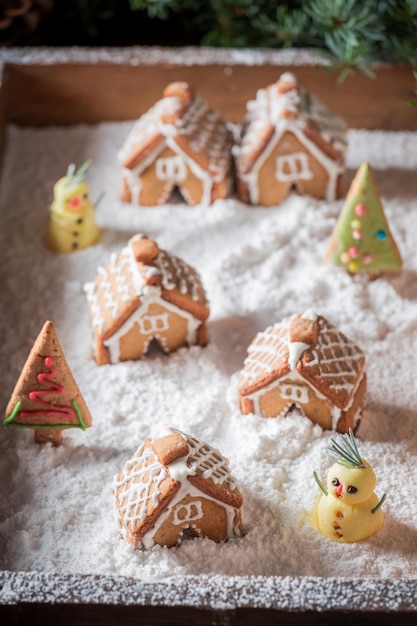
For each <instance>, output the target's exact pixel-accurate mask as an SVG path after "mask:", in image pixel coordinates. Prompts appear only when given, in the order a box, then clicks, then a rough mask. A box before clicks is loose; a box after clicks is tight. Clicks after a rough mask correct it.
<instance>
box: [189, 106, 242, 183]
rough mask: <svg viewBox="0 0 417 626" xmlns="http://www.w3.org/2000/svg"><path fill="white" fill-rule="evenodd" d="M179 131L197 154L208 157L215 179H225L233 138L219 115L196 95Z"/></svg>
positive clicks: (208, 165) (209, 167) (209, 166)
mask: <svg viewBox="0 0 417 626" xmlns="http://www.w3.org/2000/svg"><path fill="white" fill-rule="evenodd" d="M178 132H179V134H181V135H185V136H186V137H187V140H188V144H189V146H190V148H191V150H193V152H194V153H195V154H201V155H205V156H206V158H207V160H208V164H207V167H208V169H209V171H210V173H211V174H212V175H214V178H215V179H218V180H221V179H222V178H224V175H225V174H226V172H227V170H228V168H229V163H230V156H229V155H230V151H231V144H232V141H231V134H230V133H229V132H228V130H227V127H226V125H225V123H224V121H223V120H222V118H221V117H220V116H219V114H218V113H217V112H216V111H214V110H213V109H211V108H210V107H209V106H208V104H207V103H206V102H204V101H203V100H202V99H201V98H198V97H196V98H194V100H193V101H192V102H191V104H190V106H189V107H188V109H187V111H186V112H185V114H184V116H183V118H182V120H181V121H180V124H179V125H178Z"/></svg>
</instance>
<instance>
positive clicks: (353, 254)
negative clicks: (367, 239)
mask: <svg viewBox="0 0 417 626" xmlns="http://www.w3.org/2000/svg"><path fill="white" fill-rule="evenodd" d="M348 254H349V256H350V258H351V259H356V258H357V257H358V256H359V248H357V247H356V246H351V247H350V248H349V249H348Z"/></svg>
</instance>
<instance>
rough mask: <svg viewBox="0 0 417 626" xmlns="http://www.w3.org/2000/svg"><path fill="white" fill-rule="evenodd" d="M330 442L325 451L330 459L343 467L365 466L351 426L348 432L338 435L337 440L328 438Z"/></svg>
mask: <svg viewBox="0 0 417 626" xmlns="http://www.w3.org/2000/svg"><path fill="white" fill-rule="evenodd" d="M330 442H331V443H330V444H329V447H328V449H327V452H328V454H329V457H330V458H331V460H332V461H334V462H335V463H339V465H343V466H345V467H365V465H364V462H363V460H362V457H361V455H360V454H359V450H358V447H357V445H356V441H355V437H354V435H353V431H352V429H351V428H350V429H349V434H346V433H345V434H342V435H340V437H339V441H336V439H330Z"/></svg>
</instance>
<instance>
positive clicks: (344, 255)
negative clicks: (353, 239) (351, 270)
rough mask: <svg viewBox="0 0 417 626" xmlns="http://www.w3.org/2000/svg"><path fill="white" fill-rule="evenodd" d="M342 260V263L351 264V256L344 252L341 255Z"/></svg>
mask: <svg viewBox="0 0 417 626" xmlns="http://www.w3.org/2000/svg"><path fill="white" fill-rule="evenodd" d="M340 260H341V261H342V263H345V264H346V263H349V261H350V256H349V255H348V253H347V252H342V254H341V255H340Z"/></svg>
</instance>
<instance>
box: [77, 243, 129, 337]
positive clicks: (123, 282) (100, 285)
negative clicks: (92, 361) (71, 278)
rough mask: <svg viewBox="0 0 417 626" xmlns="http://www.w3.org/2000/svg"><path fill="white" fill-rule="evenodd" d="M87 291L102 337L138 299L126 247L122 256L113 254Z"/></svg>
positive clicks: (94, 324)
mask: <svg viewBox="0 0 417 626" xmlns="http://www.w3.org/2000/svg"><path fill="white" fill-rule="evenodd" d="M85 291H86V294H87V299H88V303H89V305H90V310H91V317H92V323H93V326H94V327H95V328H96V329H97V330H98V332H99V333H105V332H106V330H107V329H108V328H109V327H111V326H112V325H113V323H114V320H115V319H117V318H118V317H121V316H122V315H123V313H124V309H125V307H126V306H128V305H130V303H131V302H132V301H133V299H134V298H135V297H136V296H137V295H138V293H137V291H136V289H135V283H134V280H133V270H132V263H131V258H130V253H129V250H128V248H127V247H126V248H124V249H123V250H122V252H121V253H120V254H119V255H115V254H113V255H112V257H111V259H110V263H109V264H108V265H107V266H106V267H100V268H99V270H98V276H97V278H96V279H95V281H94V282H92V283H87V285H86V286H85Z"/></svg>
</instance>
